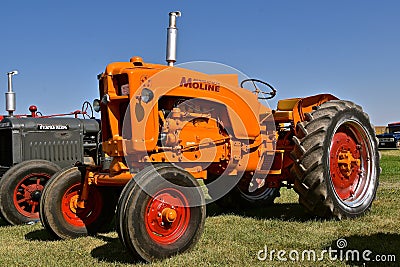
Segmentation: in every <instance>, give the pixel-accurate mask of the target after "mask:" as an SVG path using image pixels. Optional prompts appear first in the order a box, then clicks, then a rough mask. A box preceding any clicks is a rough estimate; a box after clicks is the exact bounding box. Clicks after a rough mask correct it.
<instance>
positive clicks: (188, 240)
mask: <svg viewBox="0 0 400 267" xmlns="http://www.w3.org/2000/svg"><path fill="white" fill-rule="evenodd" d="M142 172H143V173H142V174H141V173H139V174H137V175H139V176H140V177H135V179H132V180H131V181H130V182H129V183H128V184H127V185H126V187H125V188H124V190H123V193H122V195H121V198H120V201H119V205H118V212H117V213H118V214H119V216H118V219H119V224H120V226H119V231H118V234H119V237H120V239H121V241H122V243H123V244H124V245H125V246H126V247H127V248H128V249H129V250H130V251H131V252H132V253H133V254H134V256H136V257H137V258H140V259H142V260H145V261H148V262H152V261H155V260H159V259H164V258H168V257H171V256H173V255H175V254H178V253H182V252H185V251H188V250H190V249H191V248H193V247H194V245H195V244H196V243H197V242H198V240H199V239H200V237H201V234H202V232H203V229H204V223H205V205H204V196H203V192H202V190H201V189H200V186H199V184H198V183H197V181H196V180H195V179H194V178H193V176H192V175H191V174H189V173H188V172H186V171H184V170H183V169H180V168H177V167H174V166H172V165H165V164H162V165H159V166H157V165H155V166H154V167H152V170H149V169H147V168H146V169H144V170H143V171H142ZM136 178H140V180H138V179H136Z"/></svg>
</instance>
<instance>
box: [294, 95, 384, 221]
mask: <svg viewBox="0 0 400 267" xmlns="http://www.w3.org/2000/svg"><path fill="white" fill-rule="evenodd" d="M308 119H309V120H308V121H305V122H301V123H299V124H298V126H297V136H296V137H294V138H293V140H294V142H295V148H294V150H293V151H292V153H291V155H292V157H293V159H294V162H295V164H294V165H293V167H292V169H291V173H292V174H293V175H294V176H295V184H294V189H295V191H296V192H297V193H298V194H299V202H300V204H302V205H303V206H304V207H305V208H306V209H307V210H308V211H309V212H311V213H312V214H315V215H317V216H320V217H328V218H329V217H336V218H339V219H340V218H343V217H356V216H360V215H362V214H364V213H365V212H366V211H368V210H369V209H370V208H371V205H372V202H373V200H374V199H375V195H376V190H377V187H378V183H379V175H380V167H379V152H378V143H377V139H376V137H375V133H374V130H373V127H372V125H371V124H370V122H369V118H368V115H367V114H365V113H364V112H363V111H362V109H361V107H359V106H357V105H355V104H354V103H352V102H349V101H341V100H336V101H329V102H327V103H324V104H322V105H321V106H320V107H319V108H318V109H317V110H315V111H313V112H312V113H311V114H308Z"/></svg>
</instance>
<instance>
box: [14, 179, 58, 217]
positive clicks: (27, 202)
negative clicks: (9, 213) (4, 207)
mask: <svg viewBox="0 0 400 267" xmlns="http://www.w3.org/2000/svg"><path fill="white" fill-rule="evenodd" d="M49 179H50V174H48V173H31V174H29V175H26V176H25V177H24V178H23V179H22V180H21V181H20V182H19V183H18V185H17V186H16V187H15V189H14V194H13V202H14V206H15V208H16V209H17V211H18V212H19V213H20V214H22V215H23V216H25V217H28V218H32V219H39V203H40V197H41V196H42V191H43V188H44V185H45V184H46V183H47V181H48V180H49Z"/></svg>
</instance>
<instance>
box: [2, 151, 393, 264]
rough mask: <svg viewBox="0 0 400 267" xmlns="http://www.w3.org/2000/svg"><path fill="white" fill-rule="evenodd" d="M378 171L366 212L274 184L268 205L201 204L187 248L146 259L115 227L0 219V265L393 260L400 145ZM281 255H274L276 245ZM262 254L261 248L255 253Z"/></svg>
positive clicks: (384, 158) (384, 157) (384, 153)
mask: <svg viewBox="0 0 400 267" xmlns="http://www.w3.org/2000/svg"><path fill="white" fill-rule="evenodd" d="M381 167H382V174H381V178H380V186H379V188H378V193H377V199H376V200H375V202H374V204H373V207H372V210H371V212H369V213H367V214H366V215H365V216H362V217H360V218H357V219H353V220H342V221H333V220H331V221H329V220H319V219H315V218H313V217H312V216H310V215H308V214H307V213H305V212H304V210H303V209H302V207H301V206H300V205H299V204H297V195H296V193H295V192H294V191H293V190H287V189H284V188H283V189H281V197H280V198H278V199H277V200H276V203H275V204H274V205H272V206H270V207H265V208H262V209H257V210H250V211H246V212H242V213H241V214H229V213H228V214H225V213H224V211H223V210H220V209H219V208H218V207H216V206H215V205H210V206H209V207H208V208H207V212H208V217H207V220H206V227H205V232H204V234H203V236H202V238H201V240H200V242H199V243H198V244H197V246H196V247H195V249H194V250H192V251H191V252H189V253H185V254H182V255H178V256H176V257H173V258H171V259H167V260H164V261H161V262H157V263H153V264H143V263H138V262H135V260H134V259H133V258H132V257H131V255H130V254H129V252H128V251H126V250H125V249H124V248H123V246H122V245H121V244H120V242H119V240H118V236H117V234H116V233H115V232H111V233H107V234H101V235H98V236H96V237H85V238H79V239H75V240H65V241H59V240H53V239H52V237H51V236H50V235H49V234H48V233H47V232H46V231H45V230H44V229H43V227H42V226H41V225H40V224H35V225H23V226H7V225H5V223H4V222H3V221H1V220H0V266H260V265H261V266H314V265H315V266H349V265H356V266H362V262H357V261H346V260H340V259H330V258H329V257H325V258H324V259H323V260H322V261H317V262H314V261H307V260H304V261H301V260H300V259H299V261H291V260H290V259H289V258H288V253H289V252H291V251H292V252H291V253H292V254H291V256H293V258H295V256H296V254H295V252H293V251H298V252H300V253H301V252H302V251H311V250H312V251H315V252H316V255H317V258H318V257H319V256H320V255H321V253H323V251H324V250H328V249H329V248H331V249H335V248H336V249H338V248H337V240H338V239H340V238H344V239H345V240H346V242H347V246H346V247H345V248H344V249H343V250H344V252H346V251H348V250H358V251H360V252H363V251H365V250H370V251H371V252H372V254H371V255H370V257H374V256H376V255H384V256H388V255H394V256H395V257H396V260H397V262H392V263H388V262H386V263H382V264H381V265H379V264H378V262H376V261H374V262H368V263H366V266H376V265H378V266H390V265H392V266H396V265H399V264H400V252H399V247H400V234H399V233H400V201H399V197H400V151H398V150H393V151H392V150H390V151H389V150H385V151H382V159H381ZM265 248H267V251H268V253H270V252H271V251H272V250H274V251H275V253H273V260H272V261H271V260H270V259H269V258H267V259H266V260H264V261H260V260H258V259H257V254H259V251H260V250H265ZM279 250H282V251H285V252H286V253H287V254H286V258H287V259H288V261H281V260H280V259H279V256H278V253H277V252H278V251H279ZM260 255H261V256H264V254H263V253H261V254H260Z"/></svg>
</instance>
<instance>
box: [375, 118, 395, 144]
mask: <svg viewBox="0 0 400 267" xmlns="http://www.w3.org/2000/svg"><path fill="white" fill-rule="evenodd" d="M376 137H378V139H379V148H400V122H394V123H389V124H388V126H387V127H386V130H385V133H383V134H378V135H377V136H376Z"/></svg>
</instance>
